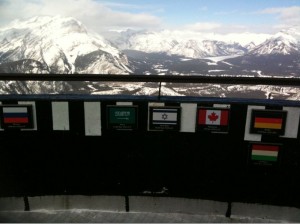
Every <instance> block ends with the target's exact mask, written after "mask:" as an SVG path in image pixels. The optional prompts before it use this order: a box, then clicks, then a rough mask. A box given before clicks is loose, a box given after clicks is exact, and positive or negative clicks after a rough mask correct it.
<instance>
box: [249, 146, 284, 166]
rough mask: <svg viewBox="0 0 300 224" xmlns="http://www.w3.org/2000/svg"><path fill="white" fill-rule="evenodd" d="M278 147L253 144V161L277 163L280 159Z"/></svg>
mask: <svg viewBox="0 0 300 224" xmlns="http://www.w3.org/2000/svg"><path fill="white" fill-rule="evenodd" d="M278 151H279V146H278V145H261V144H253V145H252V152H251V158H252V160H260V161H272V162H276V161H277V157H278Z"/></svg>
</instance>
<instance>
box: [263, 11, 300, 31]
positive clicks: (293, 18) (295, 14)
mask: <svg viewBox="0 0 300 224" xmlns="http://www.w3.org/2000/svg"><path fill="white" fill-rule="evenodd" d="M258 13H260V14H271V15H274V14H275V15H277V18H278V19H279V20H280V23H281V24H278V25H277V27H286V26H289V27H290V26H291V25H299V24H300V6H291V7H285V8H267V9H264V10H262V11H259V12H258Z"/></svg>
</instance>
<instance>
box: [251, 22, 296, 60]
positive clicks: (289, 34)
mask: <svg viewBox="0 0 300 224" xmlns="http://www.w3.org/2000/svg"><path fill="white" fill-rule="evenodd" d="M299 53H300V26H298V27H292V28H290V29H286V30H282V31H281V32H279V33H277V34H275V35H274V36H272V37H271V38H269V39H267V40H266V41H265V42H263V43H261V44H260V45H258V46H257V47H255V48H253V49H252V50H251V51H250V52H249V54H251V55H274V54H281V55H289V54H299Z"/></svg>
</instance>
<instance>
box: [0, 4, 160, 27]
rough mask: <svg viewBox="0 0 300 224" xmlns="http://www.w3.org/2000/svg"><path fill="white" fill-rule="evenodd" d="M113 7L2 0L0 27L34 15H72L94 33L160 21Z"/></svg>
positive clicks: (158, 23) (156, 24) (147, 14)
mask: <svg viewBox="0 0 300 224" xmlns="http://www.w3.org/2000/svg"><path fill="white" fill-rule="evenodd" d="M0 1H1V0H0ZM111 4H113V3H111ZM116 6H117V5H115V4H114V7H116ZM114 7H109V4H102V3H100V2H97V1H95V0H63V1H62V0H9V1H8V0H4V1H3V0H2V2H1V7H0V26H3V25H6V24H7V23H8V22H10V21H12V20H14V19H25V18H30V17H33V16H38V15H61V16H72V17H74V18H76V19H78V20H80V21H82V22H83V23H84V24H85V25H86V26H87V27H88V28H90V29H93V30H95V31H98V32H100V31H103V30H106V29H109V28H120V29H121V28H158V27H160V26H161V24H162V21H161V20H160V18H158V17H156V16H154V15H151V14H149V13H129V12H121V11H117V10H114V9H113V8H114ZM118 7H123V8H124V7H130V5H125V4H121V5H118Z"/></svg>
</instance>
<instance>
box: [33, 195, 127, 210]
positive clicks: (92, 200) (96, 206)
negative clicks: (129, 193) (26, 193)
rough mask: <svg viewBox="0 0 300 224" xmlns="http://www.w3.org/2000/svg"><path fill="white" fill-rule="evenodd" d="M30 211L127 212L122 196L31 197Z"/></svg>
mask: <svg viewBox="0 0 300 224" xmlns="http://www.w3.org/2000/svg"><path fill="white" fill-rule="evenodd" d="M28 199H29V205H30V210H39V209H49V210H68V209H91V210H103V211H125V198H124V197H121V196H81V195H63V196H42V197H29V198H28Z"/></svg>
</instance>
